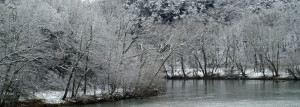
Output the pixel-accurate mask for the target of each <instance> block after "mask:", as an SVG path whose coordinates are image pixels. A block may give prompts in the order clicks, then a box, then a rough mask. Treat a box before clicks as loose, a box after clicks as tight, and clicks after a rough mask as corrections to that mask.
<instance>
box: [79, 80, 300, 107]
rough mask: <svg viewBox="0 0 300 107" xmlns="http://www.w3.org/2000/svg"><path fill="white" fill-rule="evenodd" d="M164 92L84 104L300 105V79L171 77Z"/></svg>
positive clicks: (134, 106) (173, 106)
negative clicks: (148, 95) (150, 95)
mask: <svg viewBox="0 0 300 107" xmlns="http://www.w3.org/2000/svg"><path fill="white" fill-rule="evenodd" d="M167 85H168V86H167V87H168V91H167V93H166V94H165V95H161V96H156V97H151V98H145V99H129V100H122V101H118V102H113V103H102V104H92V105H85V106H84V107H155V106H156V107H203V106H204V107H234V106H237V107H241V106H243V107H245V106H249V107H253V106H263V107H300V82H296V81H284V82H275V81H271V80H269V81H263V80H170V81H168V84H167Z"/></svg>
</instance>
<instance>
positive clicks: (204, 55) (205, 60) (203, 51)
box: [201, 46, 207, 77]
mask: <svg viewBox="0 0 300 107" xmlns="http://www.w3.org/2000/svg"><path fill="white" fill-rule="evenodd" d="M201 52H202V54H203V60H204V77H207V69H206V67H207V58H206V53H205V50H204V47H203V46H202V49H201Z"/></svg>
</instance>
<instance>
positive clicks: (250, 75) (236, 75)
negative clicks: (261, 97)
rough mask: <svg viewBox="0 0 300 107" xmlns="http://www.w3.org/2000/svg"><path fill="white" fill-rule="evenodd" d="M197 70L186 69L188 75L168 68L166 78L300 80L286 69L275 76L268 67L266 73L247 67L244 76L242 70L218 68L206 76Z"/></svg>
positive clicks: (179, 70)
mask: <svg viewBox="0 0 300 107" xmlns="http://www.w3.org/2000/svg"><path fill="white" fill-rule="evenodd" d="M196 71H197V70H196V69H186V70H185V75H186V76H184V74H183V72H182V71H181V69H175V70H174V71H173V73H172V72H171V71H170V70H168V71H167V73H166V76H165V78H166V79H168V80H185V79H186V80H191V79H192V80H299V77H298V78H297V79H295V78H294V77H293V75H291V74H290V73H289V72H288V71H286V70H281V71H280V72H279V77H274V76H273V75H274V74H273V73H272V71H270V70H268V69H266V70H265V72H264V73H262V72H255V71H254V70H253V69H247V70H246V71H245V76H243V75H242V74H241V72H240V71H231V72H228V71H226V70H224V69H217V70H215V71H214V72H213V73H210V74H209V75H208V76H206V77H205V76H204V74H203V73H202V72H196Z"/></svg>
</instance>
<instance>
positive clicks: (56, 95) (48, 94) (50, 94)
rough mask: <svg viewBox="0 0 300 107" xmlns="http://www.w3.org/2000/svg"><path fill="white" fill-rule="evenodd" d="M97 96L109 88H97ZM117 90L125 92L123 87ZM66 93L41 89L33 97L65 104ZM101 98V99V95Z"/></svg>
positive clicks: (91, 91)
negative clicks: (63, 98) (64, 96)
mask: <svg viewBox="0 0 300 107" xmlns="http://www.w3.org/2000/svg"><path fill="white" fill-rule="evenodd" d="M95 92H96V96H97V97H99V96H101V94H104V93H108V92H109V91H108V90H103V91H102V90H101V89H96V90H95ZM115 92H118V93H121V94H122V93H123V89H121V88H118V89H116V91H115ZM63 95H64V91H50V90H49V91H40V92H36V93H35V94H34V96H33V98H31V99H37V100H42V101H43V102H44V103H46V104H63V103H66V101H64V100H62V97H63ZM70 95H71V93H68V97H70ZM78 95H79V96H80V95H83V92H78ZM86 95H94V90H93V89H91V90H87V94H86ZM99 99H101V98H100V97H99ZM20 100H21V99H20Z"/></svg>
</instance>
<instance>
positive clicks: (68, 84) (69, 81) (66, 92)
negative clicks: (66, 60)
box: [62, 67, 75, 100]
mask: <svg viewBox="0 0 300 107" xmlns="http://www.w3.org/2000/svg"><path fill="white" fill-rule="evenodd" d="M74 72H75V67H74V68H72V73H71V74H70V77H69V80H68V83H67V87H66V89H65V93H64V96H63V98H62V100H65V99H66V97H67V95H68V91H69V87H70V83H71V80H72V77H73V74H74Z"/></svg>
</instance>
